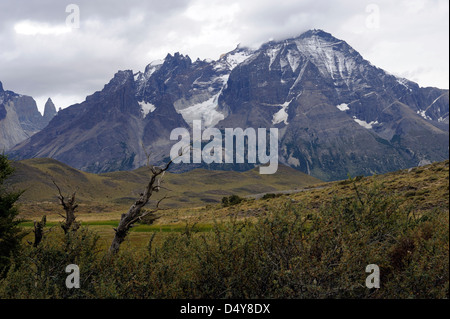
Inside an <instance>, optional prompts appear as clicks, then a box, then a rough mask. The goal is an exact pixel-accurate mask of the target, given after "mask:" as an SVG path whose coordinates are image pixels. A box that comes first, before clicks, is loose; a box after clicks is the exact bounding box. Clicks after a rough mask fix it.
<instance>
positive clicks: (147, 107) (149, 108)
mask: <svg viewBox="0 0 450 319" xmlns="http://www.w3.org/2000/svg"><path fill="white" fill-rule="evenodd" d="M139 106H140V107H141V112H142V115H143V116H144V118H145V117H146V116H147V114H148V113H152V112H153V111H155V110H156V106H154V105H153V104H152V103H148V102H144V101H142V102H139Z"/></svg>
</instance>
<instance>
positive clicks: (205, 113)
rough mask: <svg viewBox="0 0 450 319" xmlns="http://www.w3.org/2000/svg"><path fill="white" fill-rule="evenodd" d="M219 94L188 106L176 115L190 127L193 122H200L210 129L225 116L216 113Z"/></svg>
mask: <svg viewBox="0 0 450 319" xmlns="http://www.w3.org/2000/svg"><path fill="white" fill-rule="evenodd" d="M220 93H222V92H219V93H218V94H216V95H214V96H213V97H211V98H210V99H209V100H206V101H204V102H202V103H197V104H194V105H192V106H189V107H187V108H185V109H183V110H179V111H178V113H179V114H181V116H183V118H184V120H185V121H186V122H187V123H188V124H189V125H190V126H192V125H193V121H194V120H201V121H202V124H203V125H204V126H205V127H206V128H207V127H212V126H214V125H216V124H217V123H219V122H220V121H221V120H223V119H224V118H225V116H224V115H223V114H222V113H220V112H219V111H217V107H218V105H219V96H220Z"/></svg>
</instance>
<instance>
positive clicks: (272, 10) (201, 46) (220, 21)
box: [0, 0, 449, 111]
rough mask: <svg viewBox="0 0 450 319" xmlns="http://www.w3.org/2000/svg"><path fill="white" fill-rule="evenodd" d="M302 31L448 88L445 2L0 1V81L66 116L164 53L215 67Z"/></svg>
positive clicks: (395, 71)
mask: <svg viewBox="0 0 450 319" xmlns="http://www.w3.org/2000/svg"><path fill="white" fill-rule="evenodd" d="M70 4H75V5H76V6H69V7H68V5H70ZM78 9H79V16H78V17H79V20H78V18H77V11H78ZM66 11H67V12H66ZM78 21H79V25H77V22H78ZM308 29H323V30H324V31H327V32H329V33H331V34H333V35H334V36H335V37H337V38H339V39H342V40H345V41H346V42H347V43H349V44H350V45H351V46H352V47H353V48H354V49H356V50H357V51H358V52H359V53H361V55H362V56H363V57H364V58H365V59H367V60H369V61H370V62H371V63H372V64H374V65H376V66H378V67H380V68H383V69H384V70H386V71H388V72H390V73H392V74H395V75H398V76H402V77H406V78H408V79H409V80H412V81H415V82H417V83H418V84H419V85H420V86H424V87H425V86H435V87H439V88H445V89H448V88H449V1H448V0H379V1H377V0H369V1H364V0H175V1H172V0H166V1H138V0H127V1H124V0H107V1H106V0H105V1H92V0H90V1H88V0H71V1H70V0H69V1H67V2H66V1H61V0H40V1H34V0H33V1H32V0H28V1H25V0H15V1H10V0H0V81H1V82H3V87H4V89H8V90H12V91H15V92H17V93H21V94H26V95H31V96H33V97H34V98H35V100H36V101H37V103H38V107H39V109H40V110H41V111H42V110H43V107H44V103H45V101H46V100H47V98H48V97H51V98H52V99H53V101H54V102H55V105H56V106H57V107H63V108H64V107H67V106H69V105H71V104H73V103H77V102H82V101H83V100H84V99H85V97H86V96H87V95H90V94H92V93H94V92H95V91H98V90H101V89H102V88H103V86H104V85H105V84H106V83H107V82H108V81H109V80H110V79H111V78H112V77H113V75H114V73H116V72H117V70H124V69H132V70H133V71H134V72H137V71H142V70H144V68H145V66H146V65H147V64H148V63H150V62H151V61H153V60H157V59H163V58H164V57H165V56H166V55H167V53H171V54H173V53H175V52H180V53H182V54H188V55H189V56H190V57H191V59H192V60H195V59H197V57H199V58H200V59H206V58H210V59H214V60H216V59H218V58H219V56H220V55H221V54H222V53H225V52H228V51H231V50H233V49H234V48H235V47H236V45H237V44H239V43H240V44H241V45H244V46H251V47H257V46H259V45H260V44H261V43H264V42H266V41H268V40H271V39H274V40H280V39H283V38H288V37H293V36H297V35H300V34H301V33H303V32H305V31H307V30H308Z"/></svg>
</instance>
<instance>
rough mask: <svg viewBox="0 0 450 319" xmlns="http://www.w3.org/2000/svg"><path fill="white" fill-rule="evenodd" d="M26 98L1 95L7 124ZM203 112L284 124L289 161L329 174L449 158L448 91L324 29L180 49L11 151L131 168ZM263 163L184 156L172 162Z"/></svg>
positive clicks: (282, 156) (96, 167)
mask: <svg viewBox="0 0 450 319" xmlns="http://www.w3.org/2000/svg"><path fill="white" fill-rule="evenodd" d="M417 63H418V64H420V61H418V62H417ZM2 92H5V91H3V89H1V90H0V96H13V95H14V94H15V93H7V94H6V95H5V94H4V93H2ZM6 92H9V91H6ZM2 94H3V95H2ZM8 94H9V95H8ZM16 96H19V95H16ZM23 98H24V97H20V98H19V97H14V98H9V100H8V98H3V100H1V99H0V102H1V103H0V130H1V129H2V127H1V123H2V122H1V120H2V114H4V113H5V111H4V110H5V109H6V108H7V107H8V106H7V105H9V108H10V109H11V105H12V104H14V105H15V107H16V108H17V105H19V104H20V103H19V102H17V101H19V100H21V99H23ZM5 101H6V102H5ZM8 101H9V102H8ZM11 101H15V102H11ZM2 107H3V109H4V110H3V111H2ZM7 111H8V110H7ZM8 112H9V111H8ZM8 112H6V114H8ZM4 117H5V116H4V115H3V118H4ZM44 117H45V116H44ZM194 120H201V121H202V124H203V125H204V127H205V128H207V127H216V128H218V129H220V130H221V131H222V132H223V130H224V129H225V128H242V129H245V128H269V127H276V128H278V129H279V160H280V162H281V163H282V164H285V165H288V166H291V167H293V168H295V169H298V170H300V171H302V172H304V173H307V174H309V175H311V176H314V177H316V178H319V179H321V180H337V179H343V178H346V177H347V176H348V174H350V175H353V176H355V175H372V174H380V173H385V172H389V171H394V170H398V169H403V168H408V167H413V166H418V165H424V164H427V163H430V162H434V161H441V160H445V159H448V157H449V148H448V143H449V92H448V90H443V89H438V88H432V87H427V88H423V87H420V86H419V85H418V84H417V83H414V82H412V81H409V80H407V79H404V78H400V77H398V76H395V75H392V74H390V73H388V72H387V71H384V70H382V69H380V68H377V67H376V66H374V65H372V64H371V63H370V62H369V61H367V60H365V59H364V58H363V57H362V56H361V55H360V54H359V53H358V52H357V51H356V50H355V49H353V48H352V47H351V46H350V45H349V44H348V43H346V42H345V41H343V40H340V39H337V38H335V37H333V36H332V35H331V34H329V33H327V32H324V31H322V30H310V31H307V32H305V33H303V34H301V35H300V36H298V37H295V38H290V39H285V40H282V41H271V42H268V43H265V44H263V45H262V46H261V47H259V48H258V49H250V48H245V47H241V46H238V47H237V48H236V49H234V50H233V51H231V52H228V53H226V54H223V55H222V56H221V57H220V58H219V59H218V60H208V59H207V60H200V59H197V60H196V61H192V60H191V58H190V57H189V56H185V55H183V54H180V53H175V54H174V55H171V54H168V55H167V56H166V57H165V59H164V60H161V61H154V62H152V63H150V64H149V65H147V67H146V68H145V70H144V71H143V72H137V73H134V72H133V71H132V70H123V71H118V72H117V73H116V74H115V75H114V77H113V78H112V79H111V80H110V82H109V83H108V84H106V85H105V86H104V88H103V90H101V91H98V92H95V93H94V94H92V95H90V96H87V97H86V100H85V101H84V102H82V103H79V104H75V105H72V106H70V107H68V108H66V109H63V110H60V111H59V112H58V113H57V115H56V116H55V117H53V118H52V120H51V121H50V122H49V123H48V125H47V126H46V127H45V128H43V129H41V130H40V131H39V132H38V133H36V134H34V135H31V134H29V135H30V137H29V138H27V139H26V140H24V141H22V142H20V141H19V142H20V143H19V144H17V145H16V146H14V147H13V148H11V150H10V151H9V153H10V157H12V158H15V159H26V158H35V157H50V158H54V159H56V160H58V161H61V162H63V163H66V164H68V165H70V166H72V167H74V168H77V169H81V170H83V171H87V172H93V173H102V172H111V171H117V170H132V169H135V168H138V167H140V166H143V165H144V164H146V163H147V160H148V154H150V159H151V161H152V162H153V163H156V164H161V163H162V162H164V161H167V160H168V156H169V152H170V149H171V147H172V146H173V145H174V144H175V143H176V141H171V140H170V139H169V136H170V133H171V131H172V130H173V129H174V128H179V127H181V128H187V129H190V128H191V127H192V125H193V121H194ZM21 123H22V122H20V121H19V124H20V126H21V127H26V125H25V124H21ZM24 123H26V121H24ZM2 134H3V133H2ZM2 136H3V135H2ZM10 140H11V142H10V144H9V145H11V144H12V143H13V140H12V139H10ZM16 140H17V139H16ZM14 141H15V140H14ZM253 166H254V165H250V164H245V165H242V164H215V165H206V164H197V165H194V164H183V165H178V166H177V165H175V166H174V167H173V170H174V171H185V170H190V169H192V168H199V167H203V168H205V167H210V168H215V169H225V170H231V169H235V170H245V169H249V168H251V167H253Z"/></svg>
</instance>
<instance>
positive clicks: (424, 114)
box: [417, 110, 432, 121]
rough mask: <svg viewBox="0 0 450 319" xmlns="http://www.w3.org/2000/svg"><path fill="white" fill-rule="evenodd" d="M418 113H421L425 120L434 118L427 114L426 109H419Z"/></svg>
mask: <svg viewBox="0 0 450 319" xmlns="http://www.w3.org/2000/svg"><path fill="white" fill-rule="evenodd" d="M417 114H419V115H420V116H422V117H423V118H424V119H425V120H429V121H431V120H432V118H431V117H429V116H428V115H426V110H425V111H422V110H419V111H417Z"/></svg>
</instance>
